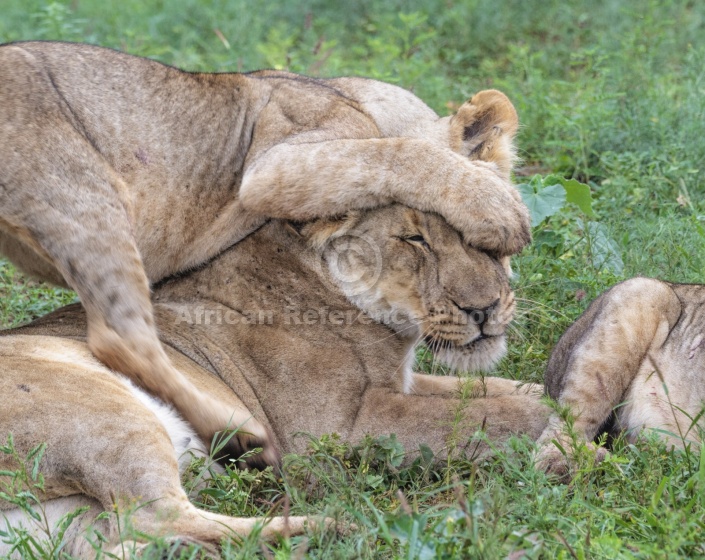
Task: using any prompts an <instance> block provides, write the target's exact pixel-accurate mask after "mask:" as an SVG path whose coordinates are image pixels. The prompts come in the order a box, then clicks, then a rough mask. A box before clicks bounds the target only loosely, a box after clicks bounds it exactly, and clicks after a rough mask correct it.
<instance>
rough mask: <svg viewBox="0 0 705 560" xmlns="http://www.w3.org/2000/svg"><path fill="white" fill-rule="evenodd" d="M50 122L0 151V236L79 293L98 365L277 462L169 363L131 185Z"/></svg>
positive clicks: (71, 130) (251, 425) (59, 121)
mask: <svg viewBox="0 0 705 560" xmlns="http://www.w3.org/2000/svg"><path fill="white" fill-rule="evenodd" d="M48 111H49V110H48ZM47 120H48V121H49V122H48V123H47V124H46V125H45V126H44V127H43V129H42V132H43V133H44V136H43V144H42V146H43V149H35V150H34V151H33V152H32V153H31V154H30V153H28V151H27V150H29V148H25V147H24V146H23V144H22V142H21V139H20V140H18V141H17V145H16V150H15V151H14V152H13V151H12V150H9V151H8V150H0V156H2V158H3V159H2V165H0V227H2V226H3V224H5V226H4V227H3V229H4V230H5V231H4V235H5V236H7V235H13V236H14V237H16V238H17V239H19V240H20V242H21V244H23V245H24V246H26V247H29V248H31V249H33V250H34V251H35V252H37V253H38V254H40V255H41V256H42V259H43V260H44V261H46V263H47V266H49V267H50V266H53V267H54V268H55V269H56V270H57V271H58V273H59V274H60V275H61V276H62V277H63V279H64V280H65V281H66V283H67V284H68V285H69V286H71V287H72V288H73V289H74V290H76V292H77V293H78V296H79V298H80V300H81V302H82V304H83V306H84V307H85V309H86V313H87V318H88V344H89V347H90V349H91V351H92V352H93V353H94V355H95V356H96V357H98V358H99V359H100V360H101V361H102V362H103V363H104V364H106V365H107V366H108V367H110V368H112V369H115V370H117V371H120V372H121V373H124V374H126V375H128V376H129V377H130V378H131V379H133V380H135V381H136V382H137V383H138V384H139V385H140V386H141V387H143V388H145V389H147V390H148V391H149V392H150V393H152V394H153V395H155V396H157V397H159V398H161V399H162V400H164V401H165V402H169V403H172V404H174V406H175V407H176V408H177V409H178V410H179V411H180V412H181V414H183V415H184V416H185V417H186V418H187V420H188V421H189V422H190V423H191V424H192V425H193V426H194V428H195V429H196V431H197V432H198V433H199V434H200V435H201V436H202V437H203V438H204V439H210V438H211V437H212V436H213V435H214V434H215V433H216V432H218V431H221V430H224V429H226V428H227V427H237V426H242V429H241V430H240V431H239V432H238V434H237V435H236V437H234V438H232V439H231V440H230V441H231V445H230V449H229V451H230V454H231V455H235V456H237V455H239V454H240V453H241V452H242V451H244V450H247V449H250V448H252V447H264V448H265V450H266V451H265V453H264V454H262V455H260V458H264V459H266V461H267V462H269V463H273V462H276V460H277V458H276V453H275V452H274V450H272V449H271V446H268V445H266V443H267V441H268V435H267V434H266V432H265V430H264V428H263V427H262V426H261V425H260V424H259V423H258V422H257V421H256V420H254V419H252V418H251V417H250V415H249V413H247V412H246V411H243V410H237V409H235V410H233V409H231V408H230V407H227V406H225V405H224V404H223V403H220V402H218V401H216V400H214V399H213V398H209V397H207V396H205V395H204V394H203V393H201V392H200V391H199V390H198V389H197V388H196V387H194V386H193V384H192V383H190V382H189V381H188V380H187V379H186V378H185V377H184V376H183V375H182V374H181V373H180V372H179V371H178V370H177V369H176V368H174V367H173V366H172V364H171V362H170V361H169V359H168V357H167V356H166V353H165V352H164V349H163V348H162V345H161V342H160V341H159V338H158V335H157V331H156V328H155V325H154V319H153V311H152V305H151V302H150V288H149V280H148V278H147V275H146V273H145V268H144V266H143V262H142V258H141V255H140V252H139V249H138V245H137V242H136V240H135V238H134V235H133V224H132V223H131V211H130V208H131V204H132V202H131V201H130V199H129V196H128V194H127V192H128V188H127V186H126V185H125V184H124V182H123V181H122V180H121V179H120V177H119V176H118V175H117V174H116V173H115V171H114V170H113V169H112V168H111V167H110V166H109V165H108V163H107V162H106V161H105V159H104V158H103V157H102V156H101V154H100V153H99V152H98V151H97V149H96V148H95V147H94V146H93V145H91V143H90V142H89V141H88V140H87V139H86V138H84V136H83V135H81V134H80V133H79V132H77V130H76V128H75V127H74V126H73V125H72V124H70V123H69V122H68V120H67V118H65V117H64V116H63V115H61V114H54V113H52V112H49V113H48V116H47ZM0 140H2V138H1V137H0ZM10 256H12V255H10ZM49 263H51V265H50V264H49Z"/></svg>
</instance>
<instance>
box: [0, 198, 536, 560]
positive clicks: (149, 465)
mask: <svg viewBox="0 0 705 560" xmlns="http://www.w3.org/2000/svg"><path fill="white" fill-rule="evenodd" d="M505 265H506V261H505V262H504V264H503V262H502V261H501V260H498V259H497V258H496V257H493V256H490V255H488V254H487V253H484V252H482V251H479V250H477V249H474V248H472V247H470V246H468V245H467V244H466V243H465V242H464V241H463V239H462V237H461V235H460V234H459V233H458V232H457V231H456V230H454V229H453V228H451V227H450V226H449V225H448V223H447V222H446V221H445V220H443V219H442V218H441V217H439V216H438V215H436V214H431V213H423V212H419V211H417V210H413V209H410V208H408V207H404V206H400V205H391V206H387V207H383V208H379V209H375V210H368V211H364V212H351V213H349V214H348V215H346V216H345V217H342V218H340V219H338V220H318V221H315V222H311V223H306V224H291V223H288V222H284V221H271V222H269V223H267V224H266V225H264V226H262V227H261V228H260V229H259V230H258V231H257V232H255V233H254V234H252V235H250V236H249V237H248V238H246V239H245V240H243V241H241V242H240V243H239V244H237V245H235V246H234V247H232V248H231V249H229V250H227V251H226V252H224V253H223V254H221V255H220V256H218V257H217V258H215V259H214V260H212V261H210V262H209V263H208V264H206V265H205V266H203V267H202V268H201V269H199V270H196V271H194V272H191V273H190V274H188V275H186V276H183V277H179V278H175V279H171V280H168V281H166V282H164V283H163V284H162V285H160V286H158V287H157V288H156V290H155V294H154V313H155V318H156V322H157V326H158V329H159V333H160V338H161V341H162V342H163V344H164V347H165V348H166V349H167V353H168V356H169V358H170V360H171V361H172V363H173V364H174V365H175V367H177V368H178V369H179V371H180V372H181V374H182V375H184V376H185V377H186V378H187V379H188V380H189V381H190V382H192V383H193V384H194V385H195V386H196V387H198V389H199V390H200V391H203V392H204V393H205V394H207V395H209V396H212V397H214V398H217V399H218V400H219V401H222V402H225V403H227V404H228V405H230V406H231V407H240V408H242V409H244V410H247V411H248V413H249V414H252V415H253V416H254V417H255V418H256V419H257V420H258V421H259V422H261V423H262V425H264V426H265V427H266V428H267V429H268V430H270V431H271V433H272V434H273V439H274V441H275V443H276V445H277V447H278V448H279V449H280V450H282V451H287V452H288V451H295V450H298V449H300V445H301V439H300V438H299V439H295V438H294V434H296V433H297V432H301V431H304V432H309V433H312V434H314V435H321V434H324V433H330V432H337V433H339V434H341V436H342V437H343V438H344V439H345V440H347V441H351V442H355V441H359V440H360V439H361V438H362V437H363V436H364V435H365V434H388V433H390V432H391V433H395V434H396V435H397V437H398V439H399V440H400V441H401V442H402V443H403V444H404V446H405V448H406V449H408V450H410V451H412V452H413V450H415V449H418V446H419V444H421V443H426V444H428V445H429V446H431V448H432V449H433V450H434V451H435V452H436V453H438V454H439V456H441V455H442V454H443V453H444V452H445V446H446V439H447V437H448V435H449V433H450V432H451V431H452V430H453V419H454V418H456V415H457V411H458V410H459V409H462V421H461V426H460V427H461V432H462V434H463V436H464V437H465V438H466V440H468V441H469V439H470V438H471V437H472V435H473V434H474V433H475V431H476V430H477V429H478V428H480V427H481V426H484V429H485V431H486V432H487V434H488V436H489V437H490V438H491V439H492V440H494V441H498V442H499V441H502V440H503V439H505V438H506V437H507V436H509V435H510V434H519V433H524V434H528V435H529V436H530V437H533V438H536V437H538V436H539V434H540V433H541V432H542V430H543V429H544V428H545V426H546V419H547V417H548V413H549V410H548V408H547V407H545V406H544V405H543V404H541V402H540V400H539V398H538V396H537V392H536V391H535V390H533V389H532V388H531V387H521V386H520V384H518V383H517V382H514V381H510V380H506V379H500V378H492V377H487V378H484V379H477V380H475V381H472V383H473V387H472V395H473V398H471V399H469V400H468V401H467V402H463V400H462V399H461V398H460V396H459V389H460V387H461V381H460V380H459V379H457V378H450V377H435V376H430V375H423V374H418V373H415V372H414V371H413V364H414V349H415V347H416V346H417V345H418V344H419V343H420V342H421V341H426V343H427V344H428V346H429V347H430V348H431V349H432V351H433V352H435V353H436V354H437V355H438V356H439V357H441V358H443V359H444V360H445V361H447V362H449V363H451V364H453V365H455V366H457V367H460V368H462V369H480V368H488V367H490V366H491V365H492V364H494V363H495V362H496V361H497V360H498V359H499V358H500V357H501V356H502V354H503V353H504V349H505V342H504V332H505V328H506V326H507V324H508V323H509V321H510V320H511V318H512V315H513V311H514V306H515V302H514V295H513V293H512V291H511V289H510V287H509V284H508V280H507V268H506V266H505ZM85 333H86V315H85V313H84V312H83V310H82V309H81V308H80V307H79V306H77V305H74V306H70V307H67V308H64V309H61V310H59V311H56V312H54V313H52V314H50V315H48V316H46V317H44V318H42V319H39V320H38V321H35V322H34V323H32V324H30V325H28V326H25V327H22V328H18V329H14V330H11V331H6V332H4V333H3V334H4V336H1V337H0V371H1V374H0V400H2V402H3V403H4V405H3V407H2V408H0V434H6V433H8V432H11V433H13V434H14V442H15V445H16V446H17V448H18V450H19V452H20V453H21V454H22V453H27V452H28V450H30V449H31V448H32V447H33V446H35V445H37V444H39V443H41V442H46V444H47V448H46V453H45V455H44V457H43V459H42V462H41V469H42V472H43V473H44V477H45V480H46V492H45V495H44V496H43V497H42V498H43V500H45V502H46V503H45V507H46V509H47V511H48V512H49V516H50V517H51V518H52V519H57V518H58V517H59V516H60V515H62V514H63V513H65V512H66V511H67V510H70V509H71V508H75V507H77V506H78V505H90V506H91V510H90V512H89V513H87V514H85V515H84V516H83V517H82V518H81V519H80V520H79V522H78V523H79V526H80V527H85V526H87V525H89V524H90V523H91V522H93V521H94V520H95V516H96V515H98V514H99V513H100V512H101V511H104V510H108V511H110V510H111V508H112V507H113V504H118V505H120V506H121V507H123V508H125V507H129V506H131V505H133V504H134V503H135V502H140V503H144V505H143V506H142V507H141V508H139V509H137V510H136V512H135V514H134V517H133V520H132V522H133V525H134V526H135V528H136V529H137V530H138V531H140V532H143V533H148V534H157V535H171V536H175V537H178V538H180V539H184V540H187V541H195V542H202V543H207V544H217V543H219V541H220V540H221V539H222V538H223V537H224V536H226V535H227V534H228V533H229V532H230V531H235V532H236V533H240V534H242V533H245V532H247V531H249V530H250V529H251V527H252V526H253V524H254V522H255V520H253V519H235V518H225V517H223V516H216V515H214V514H211V513H206V512H202V511H199V510H197V509H196V508H195V507H194V506H193V505H191V504H190V503H189V501H188V499H187V497H186V494H185V493H184V491H183V490H182V489H181V487H180V484H179V470H178V465H177V458H178V457H179V455H180V454H181V453H182V452H183V451H184V450H185V449H186V448H195V449H197V450H200V452H204V451H205V447H204V443H203V442H202V441H201V440H200V439H199V438H197V436H196V435H195V434H194V433H193V431H192V429H191V428H190V426H188V424H186V423H185V422H184V421H183V420H181V419H180V418H179V417H178V416H176V415H175V414H174V413H173V411H171V410H169V409H168V407H165V406H164V405H161V404H160V403H158V402H157V401H155V400H154V399H151V398H150V397H149V396H147V395H146V394H145V393H143V392H142V391H141V390H140V389H138V388H137V387H136V386H134V385H133V384H131V383H130V382H129V381H128V380H127V379H126V378H124V377H122V376H121V375H119V374H117V373H115V372H112V371H110V370H109V369H107V368H106V367H105V366H103V365H102V364H101V363H100V362H98V361H97V360H96V359H95V358H94V357H93V356H92V354H91V352H90V350H89V348H88V346H87V345H86V343H85ZM3 461H5V463H3ZM6 463H7V458H4V459H3V458H2V456H0V470H3V469H11V468H13V465H10V464H6ZM0 507H2V502H0ZM6 507H7V504H6ZM5 513H6V514H7V513H8V512H5ZM9 516H10V520H11V521H12V522H13V523H18V522H19V518H21V517H22V516H21V514H20V513H19V512H10V513H9ZM25 522H26V523H29V522H28V521H25ZM303 522H304V520H303V519H302V518H293V519H291V520H290V524H291V527H292V530H293V531H300V530H301V529H302V527H303ZM98 523H99V524H100V529H101V530H102V532H103V533H104V534H105V535H108V536H109V537H110V542H109V543H108V544H107V545H106V546H107V547H112V548H113V552H114V553H116V554H120V551H121V550H122V548H121V547H120V546H119V545H118V544H117V542H116V541H117V528H116V527H115V526H109V524H110V522H109V521H108V520H102V521H99V522H98ZM282 526H283V521H282V520H281V519H275V520H274V521H273V522H272V524H270V526H269V529H267V531H269V533H270V534H271V533H272V532H275V531H277V530H281V529H282ZM74 536H75V538H74V540H72V542H70V543H68V545H67V548H66V549H64V550H65V551H66V552H69V553H71V554H74V555H77V556H79V557H82V555H85V554H88V553H89V551H90V548H89V545H88V544H87V541H86V540H85V539H84V538H82V536H81V533H80V531H77V532H76V533H75V534H74ZM127 548H128V550H129V549H130V547H127ZM1 554H2V548H0V555H1Z"/></svg>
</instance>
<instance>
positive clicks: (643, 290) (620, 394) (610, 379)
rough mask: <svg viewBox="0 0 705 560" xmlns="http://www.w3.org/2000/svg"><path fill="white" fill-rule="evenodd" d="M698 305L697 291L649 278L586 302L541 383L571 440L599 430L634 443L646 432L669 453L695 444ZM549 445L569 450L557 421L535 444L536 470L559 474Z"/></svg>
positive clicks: (559, 458) (703, 397)
mask: <svg viewBox="0 0 705 560" xmlns="http://www.w3.org/2000/svg"><path fill="white" fill-rule="evenodd" d="M703 303H705V286H702V285H698V284H673V283H670V282H663V281H661V280H655V279H651V278H632V279H631V280H627V281H625V282H622V283H621V284H617V285H616V286H614V287H613V288H611V289H610V290H608V291H607V292H605V293H604V294H602V295H601V296H600V297H598V298H597V299H596V300H595V301H594V302H592V304H591V305H590V307H589V308H588V309H587V310H586V311H585V313H583V315H582V316H581V317H580V318H579V319H578V320H577V321H576V322H575V323H573V325H572V326H571V327H570V328H569V329H568V330H567V331H566V333H565V334H564V335H563V336H562V337H561V339H560V341H559V342H558V344H557V345H556V347H555V349H554V350H553V353H552V354H551V359H550V360H549V363H548V367H547V369H546V378H545V384H546V392H547V394H548V395H550V396H551V397H553V398H554V399H556V400H557V401H558V403H559V404H561V405H563V406H566V407H568V408H569V411H570V412H571V413H572V415H573V416H574V426H573V428H574V430H575V433H576V434H577V436H578V437H581V438H584V439H585V440H586V441H588V442H591V441H592V440H593V439H594V438H595V436H597V435H598V433H599V432H600V430H601V429H606V428H607V429H609V430H610V431H612V432H617V431H626V432H627V437H628V438H629V439H630V440H632V441H634V440H635V439H636V438H637V437H638V436H639V434H640V433H641V431H642V430H644V429H654V430H657V432H658V433H659V435H660V436H661V437H665V438H666V440H667V441H668V442H669V443H671V444H674V445H675V446H677V447H683V446H685V445H687V444H688V443H691V442H700V441H701V437H702V430H703V428H705V422H704V421H703V415H702V412H703V407H704V406H705V385H704V384H703V375H704V373H705V313H704V311H703ZM555 439H557V440H558V441H559V442H562V444H563V447H564V449H565V448H567V447H568V444H569V443H570V442H569V440H568V438H567V434H566V431H565V426H564V425H563V422H562V420H561V417H560V415H559V414H554V415H552V417H551V420H550V424H549V426H548V427H547V428H546V431H545V432H544V434H543V435H542V436H541V438H540V440H539V444H540V445H541V448H540V452H539V465H540V466H541V467H543V468H544V469H546V470H549V471H552V472H556V473H558V474H565V473H566V472H567V471H568V469H569V462H568V461H567V460H566V458H565V457H564V456H563V455H562V453H561V451H559V449H558V448H557V447H556V446H555V445H554V443H553V441H554V440H555ZM601 454H602V453H601Z"/></svg>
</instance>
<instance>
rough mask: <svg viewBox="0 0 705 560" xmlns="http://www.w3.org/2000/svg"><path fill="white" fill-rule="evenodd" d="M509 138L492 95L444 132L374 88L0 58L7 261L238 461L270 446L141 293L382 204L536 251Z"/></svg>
mask: <svg viewBox="0 0 705 560" xmlns="http://www.w3.org/2000/svg"><path fill="white" fill-rule="evenodd" d="M483 95H484V96H483ZM487 115H490V118H489V120H488V119H487V118H486V116H487ZM500 116H501V117H502V118H500ZM467 131H471V132H472V134H470V137H471V138H466V137H468V134H469V133H468V132H467ZM515 131H516V114H515V113H514V110H513V107H511V103H510V102H509V101H508V100H507V99H506V97H504V96H503V95H502V94H500V93H499V92H486V93H484V94H478V96H476V97H475V98H473V100H471V101H470V102H469V103H467V104H466V105H464V106H463V107H462V108H461V110H460V111H459V112H458V114H457V115H455V116H454V117H452V118H450V117H448V118H444V119H439V118H438V116H437V115H436V114H435V113H433V111H431V110H430V109H429V108H428V107H427V106H426V105H424V104H423V103H422V102H421V101H420V100H418V99H417V98H416V97H414V96H413V95H411V94H410V93H408V92H406V91H404V90H402V89H400V88H397V87H394V86H391V85H388V84H383V83H381V82H375V81H372V80H364V79H355V78H342V79H338V80H329V81H325V80H315V79H311V78H306V77H303V76H297V75H294V74H288V73H284V72H270V71H265V72H259V73H253V74H190V73H186V72H182V71H180V70H177V69H175V68H170V67H167V66H164V65H162V64H159V63H157V62H153V61H150V60H146V59H141V58H137V57H131V56H128V55H125V54H122V53H118V52H115V51H111V50H108V49H102V48H98V47H92V46H88V45H77V44H68V43H51V42H47V43H33V42H29V43H16V44H9V45H4V46H0V253H3V254H5V255H6V256H8V257H9V258H10V259H11V260H12V261H13V262H14V263H15V264H17V265H18V266H19V267H21V268H22V269H23V270H24V271H26V272H28V273H30V274H33V275H35V276H37V277H39V278H41V279H44V280H48V281H51V282H54V283H59V284H64V285H68V286H70V287H72V288H73V289H75V290H76V292H77V293H78V295H79V297H80V299H81V302H82V303H83V305H84V306H85V308H86V311H87V314H88V318H89V320H88V344H89V347H90V348H91V350H92V352H93V353H94V354H95V355H96V356H97V357H98V358H99V359H100V360H101V361H102V362H103V363H105V364H106V365H108V366H109V367H111V368H113V369H116V370H118V371H121V372H122V373H125V374H127V375H128V376H129V377H130V378H132V379H134V380H135V381H136V382H138V383H139V384H140V386H142V387H144V388H146V389H147V390H149V391H150V392H151V393H152V394H154V395H157V396H159V397H161V398H163V399H164V400H166V401H168V402H171V403H173V404H174V405H175V406H176V408H177V409H178V410H180V411H181V412H182V413H183V414H184V415H185V416H186V418H188V420H189V421H190V422H191V423H192V424H193V425H194V426H195V428H196V429H197V431H198V433H199V434H200V435H201V436H202V437H204V438H210V437H211V436H212V435H213V433H214V432H215V431H217V430H221V429H223V428H224V427H225V426H227V425H228V424H230V425H233V424H235V425H240V424H245V426H246V430H243V431H242V432H241V434H240V435H239V436H238V438H237V439H235V440H234V441H235V442H239V444H240V445H239V448H240V449H242V448H247V447H249V446H252V445H259V444H266V442H267V435H266V432H265V430H264V429H263V427H262V426H261V425H259V424H258V423H257V422H255V421H252V420H249V419H248V417H247V415H246V412H245V411H243V410H237V409H235V410H233V409H231V408H228V407H227V406H226V405H225V404H224V403H220V402H217V401H214V400H213V399H212V398H209V397H206V396H204V395H203V394H201V393H199V392H198V391H196V390H195V389H194V387H193V386H192V384H191V383H189V381H188V380H187V379H186V378H185V377H184V376H183V375H181V374H180V373H179V372H178V371H177V370H176V369H175V368H174V367H173V366H172V364H171V363H170V362H169V360H168V358H167V356H166V354H165V353H164V350H163V349H162V347H161V345H160V343H159V340H158V337H157V334H156V331H155V328H154V321H153V314H152V308H151V304H150V299H149V290H150V283H153V282H156V281H159V280H160V279H162V278H165V277H167V276H169V275H171V274H174V273H177V272H182V271H184V270H186V269H189V268H191V267H194V266H197V265H199V264H200V263H202V262H205V261H207V260H208V259H209V258H211V257H213V256H214V255H216V254H218V253H219V252H220V251H222V250H223V249H225V248H226V247H228V246H230V245H232V244H234V243H236V242H238V241H239V240H241V239H242V238H243V237H245V236H246V235H247V234H249V233H250V232H252V231H253V230H254V229H255V228H256V227H257V226H259V225H260V224H261V223H262V222H263V221H264V219H265V217H275V218H287V219H295V220H308V219H312V218H315V217H319V216H334V215H337V214H340V213H342V212H345V211H348V210H349V209H353V208H371V207H375V206H378V205H379V204H385V203H388V202H391V201H399V202H403V203H406V204H407V205H409V206H412V207H416V208H419V209H421V210H427V211H436V212H439V213H441V214H442V215H443V216H445V217H446V219H447V220H448V221H449V222H450V223H451V224H452V225H453V226H455V227H456V228H458V229H459V230H460V231H461V232H463V234H464V235H465V238H466V240H467V241H469V242H470V243H471V244H473V245H474V246H476V247H480V248H484V249H487V250H491V251H494V252H495V253H497V254H498V255H507V254H511V253H514V252H516V251H518V250H520V249H521V248H522V247H523V246H524V245H525V244H526V243H527V242H528V241H529V237H530V234H529V231H530V230H529V226H528V223H529V222H528V213H527V211H526V209H525V207H524V206H523V205H522V203H521V201H520V198H519V196H518V194H517V192H516V190H515V189H514V188H513V187H512V185H511V183H510V181H509V167H510V160H511V157H510V156H508V155H507V154H509V153H510V151H509V149H508V147H509V145H510V144H511V139H512V137H513V135H514V132H515ZM461 133H462V138H460V137H459V138H456V137H455V136H457V135H458V134H461ZM468 142H469V143H468ZM500 145H505V148H506V149H505V150H504V152H502V151H501V150H500V151H499V152H498V151H497V150H495V149H494V148H493V146H500ZM449 148H452V149H453V150H455V152H454V151H452V150H451V149H449ZM456 152H458V153H456ZM478 157H480V158H482V159H484V160H485V161H482V162H478V161H473V160H475V159H477V158H478ZM488 162H489V163H488ZM247 434H249V435H247ZM235 451H237V449H236V450H235ZM265 459H266V460H267V461H268V462H274V461H275V460H276V457H275V456H274V455H273V454H269V455H265Z"/></svg>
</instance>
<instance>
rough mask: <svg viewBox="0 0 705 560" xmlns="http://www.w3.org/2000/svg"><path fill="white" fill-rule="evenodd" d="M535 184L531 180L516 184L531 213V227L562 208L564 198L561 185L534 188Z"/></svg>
mask: <svg viewBox="0 0 705 560" xmlns="http://www.w3.org/2000/svg"><path fill="white" fill-rule="evenodd" d="M536 186H537V185H536V184H535V183H534V181H533V180H532V182H531V183H524V184H522V185H517V189H519V193H520V194H521V198H522V200H523V201H524V204H526V206H527V207H528V208H529V212H530V213H531V225H532V227H536V226H537V225H539V224H540V223H541V222H543V221H544V220H545V219H546V218H548V217H550V216H553V215H554V214H555V213H556V212H558V211H559V210H560V209H561V208H563V205H564V204H565V200H566V193H565V189H564V188H563V185H549V186H548V187H539V188H535V187H536Z"/></svg>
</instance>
